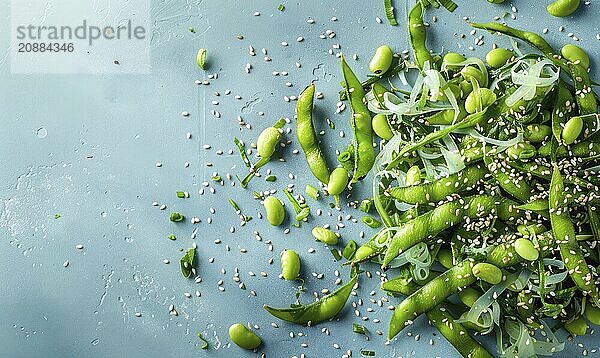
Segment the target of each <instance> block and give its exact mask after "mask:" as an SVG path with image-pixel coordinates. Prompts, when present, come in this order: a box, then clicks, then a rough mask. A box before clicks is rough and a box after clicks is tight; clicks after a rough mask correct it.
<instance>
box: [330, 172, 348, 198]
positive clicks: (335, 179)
mask: <svg viewBox="0 0 600 358" xmlns="http://www.w3.org/2000/svg"><path fill="white" fill-rule="evenodd" d="M348 179H349V178H348V172H347V171H346V169H344V168H342V167H337V168H335V169H334V170H333V172H331V176H330V177H329V183H327V191H328V192H329V194H331V195H340V194H341V193H342V192H343V191H344V189H346V186H347V185H348Z"/></svg>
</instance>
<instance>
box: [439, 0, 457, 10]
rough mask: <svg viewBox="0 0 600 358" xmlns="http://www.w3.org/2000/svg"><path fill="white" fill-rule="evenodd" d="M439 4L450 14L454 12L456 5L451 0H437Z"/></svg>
mask: <svg viewBox="0 0 600 358" xmlns="http://www.w3.org/2000/svg"><path fill="white" fill-rule="evenodd" d="M438 1H439V3H440V4H441V5H442V6H443V7H444V8H446V10H448V11H450V12H454V10H456V8H457V7H458V5H457V4H456V3H455V2H454V1H452V0H438Z"/></svg>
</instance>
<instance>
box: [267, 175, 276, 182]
mask: <svg viewBox="0 0 600 358" xmlns="http://www.w3.org/2000/svg"><path fill="white" fill-rule="evenodd" d="M276 180H277V177H276V176H275V175H269V176H267V177H266V178H265V181H268V182H274V181H276Z"/></svg>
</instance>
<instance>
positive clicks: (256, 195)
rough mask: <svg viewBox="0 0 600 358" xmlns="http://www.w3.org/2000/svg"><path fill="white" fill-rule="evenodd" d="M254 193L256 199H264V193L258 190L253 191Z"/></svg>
mask: <svg viewBox="0 0 600 358" xmlns="http://www.w3.org/2000/svg"><path fill="white" fill-rule="evenodd" d="M252 195H253V196H254V199H258V200H263V199H264V198H265V197H264V195H262V193H260V192H258V191H255V192H253V193H252Z"/></svg>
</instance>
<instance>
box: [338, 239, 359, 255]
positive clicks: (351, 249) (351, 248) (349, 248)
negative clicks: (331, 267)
mask: <svg viewBox="0 0 600 358" xmlns="http://www.w3.org/2000/svg"><path fill="white" fill-rule="evenodd" d="M356 250H358V244H357V243H356V241H354V240H350V241H348V243H347V244H346V247H344V251H342V256H344V258H345V259H346V260H352V258H353V257H354V254H355V253H356Z"/></svg>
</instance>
